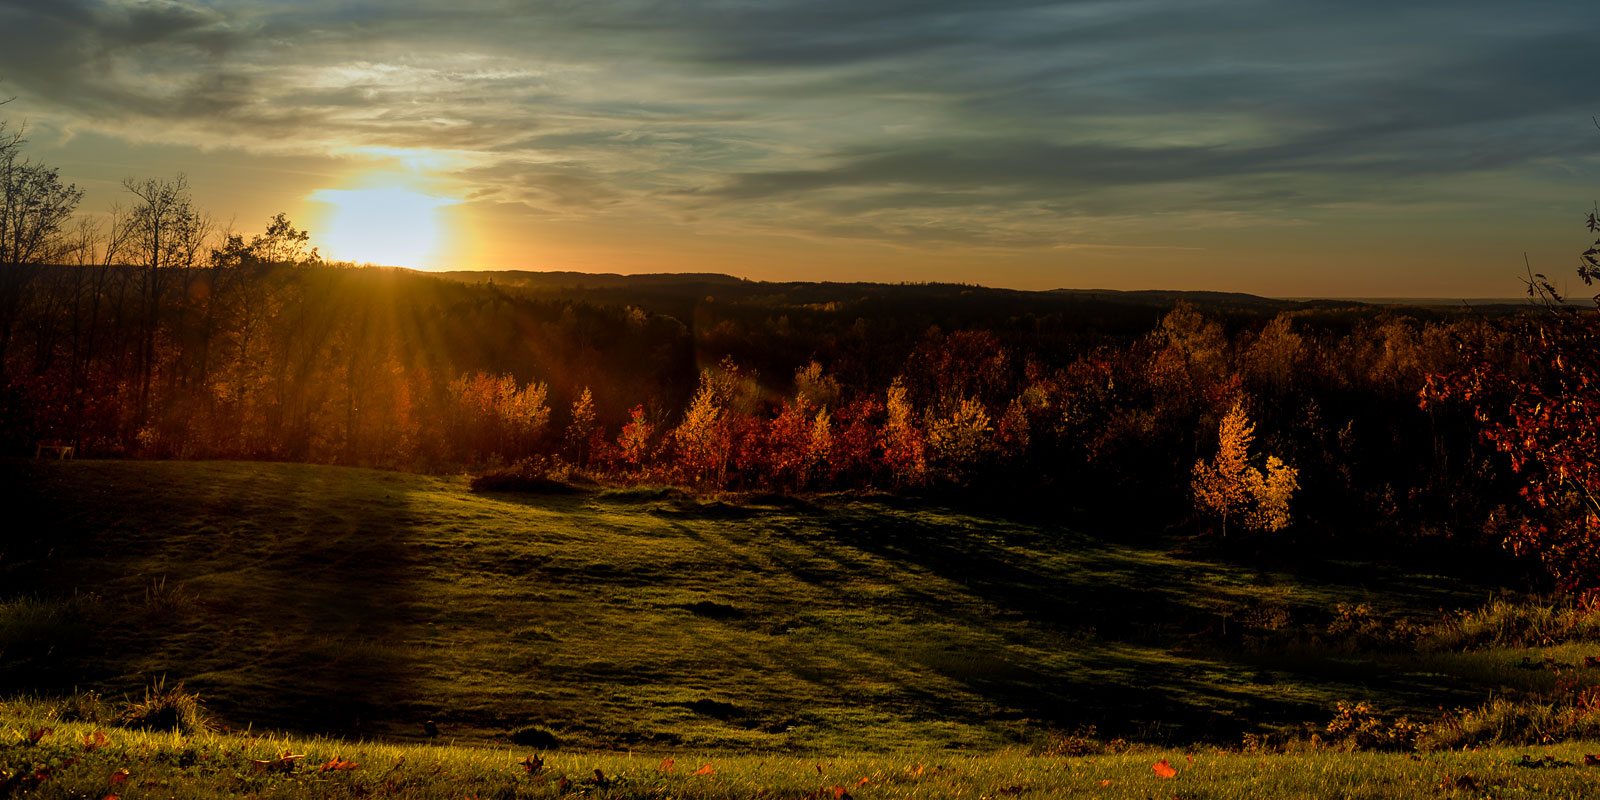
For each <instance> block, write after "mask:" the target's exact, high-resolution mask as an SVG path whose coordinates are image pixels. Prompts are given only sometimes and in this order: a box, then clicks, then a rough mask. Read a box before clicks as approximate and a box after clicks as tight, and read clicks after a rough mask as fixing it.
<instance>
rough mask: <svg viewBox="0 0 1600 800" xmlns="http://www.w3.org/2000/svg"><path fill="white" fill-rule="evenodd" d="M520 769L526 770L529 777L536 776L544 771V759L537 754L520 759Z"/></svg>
mask: <svg viewBox="0 0 1600 800" xmlns="http://www.w3.org/2000/svg"><path fill="white" fill-rule="evenodd" d="M522 768H523V769H525V770H527V771H528V774H529V775H538V774H539V773H540V772H542V771H544V759H542V758H540V757H539V756H538V755H537V754H536V755H531V756H528V757H527V758H524V759H522Z"/></svg>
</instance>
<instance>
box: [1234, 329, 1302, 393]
mask: <svg viewBox="0 0 1600 800" xmlns="http://www.w3.org/2000/svg"><path fill="white" fill-rule="evenodd" d="M1304 352H1305V343H1304V340H1303V339H1302V337H1301V336H1300V334H1298V333H1295V331H1294V325H1293V321H1292V320H1291V319H1290V317H1289V315H1288V314H1279V315H1278V316H1276V317H1273V318H1272V321H1271V322H1268V323H1267V325H1266V327H1264V328H1262V329H1261V333H1260V334H1258V335H1257V336H1256V338H1255V341H1253V342H1251V343H1250V345H1249V347H1247V348H1246V349H1245V351H1244V354H1243V357H1242V359H1241V360H1242V361H1243V362H1244V364H1243V367H1244V372H1245V374H1246V375H1247V376H1249V378H1250V380H1251V382H1252V383H1253V384H1254V385H1255V386H1256V387H1258V388H1260V389H1263V390H1266V391H1268V392H1271V393H1272V394H1273V395H1274V396H1279V397H1281V396H1283V395H1284V394H1285V393H1287V392H1288V390H1289V386H1290V384H1292V383H1293V382H1294V380H1295V375H1296V372H1297V371H1298V369H1299V366H1300V359H1301V357H1302V356H1303V354H1304Z"/></svg>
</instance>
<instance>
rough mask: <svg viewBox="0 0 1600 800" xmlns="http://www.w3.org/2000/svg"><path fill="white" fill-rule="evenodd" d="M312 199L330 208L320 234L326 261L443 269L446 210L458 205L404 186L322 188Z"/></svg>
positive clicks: (310, 198)
mask: <svg viewBox="0 0 1600 800" xmlns="http://www.w3.org/2000/svg"><path fill="white" fill-rule="evenodd" d="M308 199H309V200H311V201H312V202H315V203H325V204H327V205H329V206H332V213H330V214H329V215H328V216H327V217H326V218H325V219H324V221H323V223H322V226H321V228H322V229H321V230H320V231H319V232H318V234H317V243H318V244H320V245H321V246H322V251H323V253H322V254H323V255H324V256H325V257H327V258H329V259H331V260H334V261H354V262H357V263H364V264H378V265H382V266H388V267H418V268H424V269H425V268H429V267H435V266H438V265H439V262H440V259H441V257H442V255H443V253H442V250H443V247H444V244H445V234H446V229H445V228H446V226H445V220H444V214H443V210H444V209H445V208H446V207H448V206H452V205H455V204H456V203H458V202H460V201H458V200H455V199H452V198H448V197H438V196H435V195H430V194H425V193H423V192H418V191H413V190H411V189H405V188H401V187H372V188H364V189H318V190H316V191H315V192H312V193H311V196H310V197H309V198H308Z"/></svg>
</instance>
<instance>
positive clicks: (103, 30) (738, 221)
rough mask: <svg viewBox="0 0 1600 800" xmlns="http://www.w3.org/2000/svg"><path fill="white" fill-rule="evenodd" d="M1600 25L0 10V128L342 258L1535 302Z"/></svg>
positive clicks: (811, 0)
mask: <svg viewBox="0 0 1600 800" xmlns="http://www.w3.org/2000/svg"><path fill="white" fill-rule="evenodd" d="M1596 41H1600V8H1597V7H1596V6H1594V5H1593V3H1592V0H1584V1H1583V2H1577V1H1572V2H1564V1H1563V2H1558V1H1557V0H1522V1H1521V2H1509V1H1508V2H1475V1H1474V0H1409V1H1408V0H1387V1H1386V2H1372V1H1371V0H1337V1H1335V0H1294V1H1293V2H1290V1H1289V0H1116V1H1115V2H1104V1H1101V0H1066V1H1065V2H1062V1H1057V2H1047V1H1046V0H706V1H705V2H688V1H687V0H676V1H674V0H444V1H439V0H315V1H313V0H0V97H12V98H14V99H13V100H12V101H11V102H10V103H9V104H7V105H5V106H0V119H4V120H7V121H8V122H9V123H10V124H11V125H12V126H13V127H15V126H18V125H26V129H27V135H28V139H29V143H28V145H27V153H28V155H29V156H31V157H32V158H34V159H36V160H39V161H43V162H46V163H50V164H53V165H56V166H59V167H60V168H61V170H62V174H63V176H64V177H65V178H67V179H68V180H71V181H74V182H76V183H77V184H78V185H80V186H81V187H83V188H84V189H85V190H86V196H85V200H84V208H85V209H86V210H88V211H91V212H96V213H103V212H104V211H105V210H107V209H109V208H110V207H111V206H112V205H113V204H115V203H118V202H122V203H126V201H127V197H126V193H125V192H123V191H122V190H121V188H120V186H119V184H120V182H121V181H122V179H124V178H127V177H139V178H143V177H160V176H167V177H170V176H173V175H176V174H179V173H183V174H185V175H186V176H187V178H188V180H189V183H190V185H191V187H192V188H193V192H194V196H195V199H196V202H197V203H198V204H200V205H201V206H203V207H204V208H206V209H207V210H208V211H209V212H210V213H211V214H212V215H213V217H215V218H216V219H217V220H218V222H219V225H223V226H228V225H230V224H231V226H232V227H234V228H235V229H238V230H240V231H242V232H245V233H247V234H248V233H250V232H252V231H260V230H261V229H263V228H264V227H265V225H266V222H267V221H268V219H269V218H270V217H271V215H272V214H274V213H277V212H279V211H284V212H287V213H288V214H289V215H290V217H291V219H293V220H295V221H297V222H298V223H300V224H301V226H302V227H305V228H307V229H309V230H310V231H311V233H312V237H313V241H315V242H317V243H320V244H321V245H322V247H323V250H324V252H325V254H326V255H328V256H331V257H334V258H341V259H348V260H354V261H372V262H378V263H387V264H400V265H406V266H415V267H420V268H433V269H549V270H582V271H593V272H623V273H634V272H685V271H697V272H698V271H710V272H724V273H729V274H734V275H739V276H742V277H747V278H752V279H760V280H832V281H855V280H865V281H957V282H966V283H979V284H984V285H991V286H1007V287H1016V288H1025V289H1049V288H1058V287H1069V288H1114V289H1144V288H1162V289H1214V290H1227V291H1246V292H1253V293H1257V294H1263V295H1270V296H1295V297H1298V296H1336V297H1379V296H1426V297H1493V296H1514V295H1516V294H1518V293H1519V291H1520V288H1521V283H1520V276H1521V275H1522V274H1523V272H1524V257H1525V256H1526V259H1527V261H1528V263H1530V264H1531V265H1532V267H1533V268H1534V270H1535V271H1543V272H1548V273H1551V274H1552V275H1555V276H1557V277H1558V278H1560V279H1562V281H1566V276H1570V275H1572V272H1573V269H1574V268H1575V266H1576V257H1577V253H1578V252H1580V251H1581V250H1583V249H1584V248H1585V247H1586V246H1587V245H1588V244H1590V243H1592V241H1593V236H1592V235H1590V234H1588V233H1587V231H1585V229H1584V226H1583V222H1584V218H1585V216H1586V215H1587V213H1588V212H1589V211H1590V210H1592V209H1593V207H1594V203H1595V201H1596V200H1597V199H1600V127H1597V125H1596V123H1595V122H1594V121H1593V120H1592V117H1593V116H1595V115H1600V84H1596V83H1595V81H1594V76H1593V63H1594V58H1595V42H1596ZM1570 282H1575V281H1570ZM1570 282H1569V283H1570Z"/></svg>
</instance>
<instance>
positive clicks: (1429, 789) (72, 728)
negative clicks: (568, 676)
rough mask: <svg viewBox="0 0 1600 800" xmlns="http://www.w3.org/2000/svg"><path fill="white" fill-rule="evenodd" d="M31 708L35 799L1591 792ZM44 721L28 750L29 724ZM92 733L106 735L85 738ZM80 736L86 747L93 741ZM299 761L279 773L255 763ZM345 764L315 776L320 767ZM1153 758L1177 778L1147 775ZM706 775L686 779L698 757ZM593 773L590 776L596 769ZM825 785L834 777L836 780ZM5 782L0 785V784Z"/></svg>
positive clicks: (1441, 759)
mask: <svg viewBox="0 0 1600 800" xmlns="http://www.w3.org/2000/svg"><path fill="white" fill-rule="evenodd" d="M43 709H44V706H42V705H40V704H37V703H18V702H13V703H10V704H5V705H0V787H4V785H5V783H6V781H8V780H10V781H15V783H13V784H12V789H13V790H15V789H21V790H23V791H27V792H28V793H27V794H26V796H28V797H36V798H66V797H99V796H102V795H104V794H107V793H115V794H117V795H118V796H119V797H120V798H123V800H139V799H140V798H147V797H149V798H155V797H174V796H176V797H222V796H251V797H258V798H312V797H315V798H366V797H394V798H463V797H474V798H538V797H559V796H569V795H570V796H587V797H597V798H681V799H683V800H698V799H700V798H705V799H706V800H711V799H713V798H753V797H764V798H794V800H800V799H801V798H835V797H836V793H837V792H840V791H843V792H847V793H848V794H849V796H851V797H853V798H858V799H859V800H874V799H875V798H930V799H932V798H940V799H941V800H942V799H949V800H956V799H958V798H971V800H981V799H982V798H990V799H991V800H993V799H997V798H1006V797H1024V798H1026V797H1039V798H1043V797H1090V798H1111V799H1116V798H1141V800H1142V799H1143V798H1149V797H1162V798H1165V797H1180V798H1263V800H1267V799H1270V800H1280V799H1281V798H1286V797H1348V798H1438V797H1445V798H1450V797H1461V798H1467V797H1544V798H1585V797H1593V796H1594V793H1595V790H1596V787H1597V786H1600V767H1593V766H1584V763H1585V759H1584V755H1585V753H1586V752H1592V751H1593V750H1594V749H1595V748H1593V747H1590V748H1585V747H1583V746H1581V745H1577V744H1569V745H1560V746H1553V747H1536V748H1504V747H1501V748H1488V749H1482V750H1473V751H1468V752H1462V751H1451V752H1437V753H1426V754H1420V755H1407V754H1380V753H1341V752H1332V751H1312V752H1301V753H1290V754H1259V753H1237V752H1221V751H1217V750H1212V749H1206V748H1198V749H1188V750H1183V749H1175V748H1169V749H1162V748H1136V749H1133V750H1130V751H1127V752H1123V753H1120V754H1115V755H1095V756H1085V757H1048V756H1034V755H1029V754H1027V753H1026V752H1023V751H1020V750H1015V749H1008V750H1001V751H996V752H989V753H982V754H971V753H955V752H950V751H946V750H930V751H900V752H895V753H893V754H880V755H861V754H854V755H848V756H844V757H839V756H831V755H828V756H804V757H800V756H793V755H785V756H774V755H727V754H722V753H701V752H680V753H675V754H673V755H671V756H667V757H666V758H670V759H671V764H670V765H669V764H668V763H667V762H666V761H664V758H663V756H661V755H660V754H646V753H643V752H638V753H635V752H627V753H546V754H544V764H543V768H542V769H541V770H540V772H539V773H538V774H536V775H535V774H530V773H529V770H528V769H526V768H525V767H524V766H522V761H523V760H524V759H525V758H527V757H528V756H529V755H532V753H531V751H529V750H525V749H515V748H505V747H481V746H480V747H465V746H449V745H417V744H378V743H370V742H349V741H339V740H333V739H304V738H300V739H295V738H287V737H281V736H261V737H253V736H252V737H246V736H239V735H223V734H199V735H191V736H182V735H179V734H174V733H141V732H134V731H128V730H123V729H117V728H112V729H102V728H98V727H96V726H95V725H93V724H88V723H71V722H61V721H60V720H57V719H53V718H51V717H49V716H48V715H45V714H43V713H42V710H43ZM46 729H48V732H45V733H43V734H42V735H41V737H40V738H39V740H38V741H37V742H36V743H34V744H28V743H27V742H28V740H29V738H30V734H34V733H39V732H41V731H45V730H46ZM97 731H99V732H100V733H101V734H102V735H103V737H104V738H103V739H97V738H96V736H95V734H96V732H97ZM91 746H92V749H90V748H91ZM284 754H290V755H295V756H303V758H300V759H298V760H296V761H295V762H294V764H295V766H294V769H293V770H292V771H288V772H277V771H268V770H267V769H265V768H263V767H262V766H260V765H257V764H256V763H255V762H257V761H261V762H271V761H273V760H276V759H278V758H280V757H281V756H283V755H284ZM336 759H337V760H338V761H340V762H348V763H347V764H346V766H349V765H351V764H353V766H352V767H351V768H349V769H342V770H328V771H322V770H321V769H320V768H321V767H322V766H323V765H326V764H328V763H329V762H331V761H334V760H336ZM1158 761H1166V762H1167V763H1168V764H1169V765H1170V766H1171V767H1173V768H1174V769H1175V770H1176V771H1177V774H1176V776H1175V777H1171V778H1162V777H1159V776H1158V775H1157V774H1156V773H1155V771H1154V769H1153V765H1154V764H1155V763H1156V762H1158ZM708 764H709V765H710V766H711V770H712V772H711V773H710V774H703V775H697V774H695V773H696V772H699V771H700V770H701V768H702V767H703V766H704V765H708ZM597 770H598V775H599V777H600V778H603V779H604V781H605V782H606V783H605V784H604V785H603V786H602V785H600V784H599V783H598V782H597V780H596V775H597V772H596V771H597ZM835 787H838V788H837V789H836V788H835ZM4 791H7V790H6V789H4V788H0V792H4Z"/></svg>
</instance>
